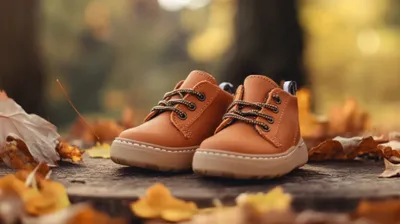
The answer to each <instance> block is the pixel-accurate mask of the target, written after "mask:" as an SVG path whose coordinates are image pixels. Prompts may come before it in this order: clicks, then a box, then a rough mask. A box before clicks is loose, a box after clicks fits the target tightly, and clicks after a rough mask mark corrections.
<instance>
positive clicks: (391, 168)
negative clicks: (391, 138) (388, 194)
mask: <svg viewBox="0 0 400 224" xmlns="http://www.w3.org/2000/svg"><path fill="white" fill-rule="evenodd" d="M384 161H385V170H384V171H383V173H381V174H380V175H379V177H386V178H387V177H395V176H398V175H400V164H394V163H391V162H390V161H389V160H387V159H384Z"/></svg>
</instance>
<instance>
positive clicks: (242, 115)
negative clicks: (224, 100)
mask: <svg viewBox="0 0 400 224" xmlns="http://www.w3.org/2000/svg"><path fill="white" fill-rule="evenodd" d="M272 97H273V99H274V101H275V103H277V104H280V103H281V99H280V98H279V96H276V95H274V96H272ZM236 105H238V108H239V109H238V110H232V111H230V112H229V113H226V114H225V115H224V117H223V119H226V118H233V119H234V120H240V121H243V122H246V123H248V124H252V125H258V126H260V127H262V128H263V129H264V130H265V131H269V130H270V128H269V126H268V125H267V124H265V123H263V122H260V121H256V120H255V119H251V118H248V117H262V118H265V119H266V120H267V121H268V123H269V124H273V123H274V118H273V117H272V116H270V115H267V114H263V113H260V112H259V111H260V110H261V109H262V108H267V109H269V110H270V111H272V112H274V113H278V112H279V109H278V107H277V106H275V105H272V104H267V103H250V102H246V101H243V100H236V101H233V103H232V104H231V105H230V106H229V108H228V111H229V110H230V109H232V107H234V106H236ZM244 106H246V107H251V108H254V110H249V111H242V110H241V109H242V108H243V107H244Z"/></svg>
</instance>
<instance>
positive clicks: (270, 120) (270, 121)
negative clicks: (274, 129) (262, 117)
mask: <svg viewBox="0 0 400 224" xmlns="http://www.w3.org/2000/svg"><path fill="white" fill-rule="evenodd" d="M267 121H268V123H270V124H273V123H274V122H275V121H274V120H273V119H268V120H267Z"/></svg>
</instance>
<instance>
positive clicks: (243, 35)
mask: <svg viewBox="0 0 400 224" xmlns="http://www.w3.org/2000/svg"><path fill="white" fill-rule="evenodd" d="M237 1H238V7H237V14H236V20H235V27H236V29H235V38H236V39H235V42H234V46H233V48H232V51H231V52H230V55H229V56H230V58H228V61H227V64H226V67H225V70H224V71H223V74H224V75H225V78H226V79H227V80H230V81H231V82H232V83H233V84H235V85H239V84H241V83H243V80H244V79H245V77H246V76H248V75H250V74H263V75H267V76H269V77H270V78H272V79H274V80H275V81H276V82H278V83H279V82H280V81H281V80H295V81H297V82H298V84H299V85H303V84H304V82H305V77H304V76H305V75H304V70H303V61H302V51H303V37H302V31H301V28H300V25H299V22H298V18H297V16H298V15H297V1H296V0H237Z"/></svg>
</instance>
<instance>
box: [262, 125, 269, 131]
mask: <svg viewBox="0 0 400 224" xmlns="http://www.w3.org/2000/svg"><path fill="white" fill-rule="evenodd" d="M261 128H262V130H264V131H266V132H269V131H270V129H269V126H268V125H262V126H261Z"/></svg>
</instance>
